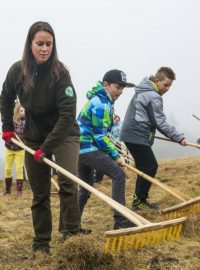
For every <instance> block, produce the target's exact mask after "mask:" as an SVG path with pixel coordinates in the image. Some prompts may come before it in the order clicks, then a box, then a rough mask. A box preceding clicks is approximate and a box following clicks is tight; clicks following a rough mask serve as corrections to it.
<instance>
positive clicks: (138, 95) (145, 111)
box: [120, 67, 187, 210]
mask: <svg viewBox="0 0 200 270" xmlns="http://www.w3.org/2000/svg"><path fill="white" fill-rule="evenodd" d="M175 79H176V77H175V73H174V72H173V70H172V69H171V68H169V67H161V68H160V69H159V70H158V71H157V72H156V74H155V76H151V77H150V78H148V77H145V78H144V79H143V80H142V82H141V83H140V84H139V85H137V86H136V87H135V94H134V96H133V98H132V100H131V102H130V104H129V106H128V109H127V112H126V115H125V119H124V121H123V125H122V129H121V136H120V140H121V141H124V143H125V144H126V146H127V148H128V149H129V151H130V153H131V154H132V156H133V157H134V160H135V165H136V168H137V169H138V170H141V171H142V172H144V173H146V174H148V175H150V176H151V177H154V176H155V175H156V172H157V168H158V164H157V161H156V158H155V156H154V153H153V151H152V149H151V146H152V145H153V142H154V135H155V132H156V129H157V130H158V131H159V132H160V133H162V134H163V135H165V136H166V137H168V138H170V139H172V140H173V141H175V142H178V143H180V144H181V145H183V146H185V145H187V143H186V140H185V138H184V136H183V134H182V133H180V132H179V131H177V130H176V128H175V127H174V126H171V125H169V124H168V123H167V121H166V116H165V114H164V112H163V99H162V96H163V95H164V94H165V93H166V92H167V91H168V90H169V88H170V87H171V85H172V83H173V81H174V80H175ZM150 187H151V183H150V182H148V181H147V180H145V179H144V178H143V177H141V176H138V177H137V181H136V187H135V194H134V195H133V202H132V209H133V210H136V209H148V208H156V205H153V204H149V203H148V201H147V198H148V193H149V190H150Z"/></svg>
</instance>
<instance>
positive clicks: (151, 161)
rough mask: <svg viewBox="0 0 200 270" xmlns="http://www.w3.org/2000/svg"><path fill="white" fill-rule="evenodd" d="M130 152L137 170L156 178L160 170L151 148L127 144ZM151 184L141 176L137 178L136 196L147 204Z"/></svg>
mask: <svg viewBox="0 0 200 270" xmlns="http://www.w3.org/2000/svg"><path fill="white" fill-rule="evenodd" d="M125 144H126V146H127V148H128V150H129V151H130V153H131V155H132V156H133V158H134V160H135V165H136V168H137V169H138V170H140V171H142V172H143V173H145V174H148V175H149V176H152V177H154V176H155V175H156V172H157V169H158V163H157V161H156V158H155V156H154V153H153V151H152V149H151V147H150V146H146V145H140V144H133V143H127V142H125ZM150 187H151V183H150V182H149V181H147V180H145V179H144V178H143V177H141V176H139V175H138V176H137V180H136V186H135V194H136V195H137V197H138V198H139V199H140V200H141V201H143V202H145V201H146V199H147V198H148V193H149V190H150Z"/></svg>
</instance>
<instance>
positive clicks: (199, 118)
mask: <svg viewBox="0 0 200 270" xmlns="http://www.w3.org/2000/svg"><path fill="white" fill-rule="evenodd" d="M192 116H193V117H194V118H196V119H197V120H199V121H200V117H199V116H197V115H195V114H193V115H192Z"/></svg>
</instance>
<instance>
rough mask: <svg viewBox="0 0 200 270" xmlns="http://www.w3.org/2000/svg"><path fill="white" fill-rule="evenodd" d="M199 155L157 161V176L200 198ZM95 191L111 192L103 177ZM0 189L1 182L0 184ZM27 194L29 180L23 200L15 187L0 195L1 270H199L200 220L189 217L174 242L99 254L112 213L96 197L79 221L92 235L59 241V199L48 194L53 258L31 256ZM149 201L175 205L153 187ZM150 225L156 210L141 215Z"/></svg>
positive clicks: (130, 191)
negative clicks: (111, 253) (16, 193)
mask: <svg viewBox="0 0 200 270" xmlns="http://www.w3.org/2000/svg"><path fill="white" fill-rule="evenodd" d="M199 164H200V157H194V158H185V159H177V160H166V161H161V162H160V163H159V171H158V176H159V177H160V178H162V179H165V181H166V184H168V185H170V186H172V187H174V188H176V189H178V190H180V191H181V192H183V193H185V194H187V195H189V196H191V197H196V196H199V195H200V171H199ZM135 178H136V175H134V174H133V173H130V172H127V186H126V198H127V207H129V206H130V205H131V199H132V194H133V189H134V185H135ZM96 188H98V189H99V190H101V191H102V192H105V193H106V194H108V195H110V194H111V181H110V179H108V178H106V177H104V180H103V183H102V184H101V185H99V184H96ZM0 189H1V190H3V183H2V181H0ZM31 197H32V195H31V191H30V187H29V184H28V182H27V183H26V184H25V190H24V193H23V196H22V197H19V198H18V197H17V196H16V195H15V185H13V192H12V195H10V196H0V269H4V270H8V269H9V270H11V269H20V270H21V269H42V270H43V269H44V270H45V269H48V270H51V269H58V270H64V269H69V270H90V269H91V270H92V269H97V270H100V269H102V270H103V269H104V270H107V269H109V270H110V269H114V270H118V269H122V270H130V269H131V270H132V269H133V270H144V269H148V270H193V269H194V270H200V238H199V236H200V226H199V222H200V217H199V216H195V217H191V218H190V219H189V220H188V222H187V224H186V226H185V231H184V235H183V236H182V237H181V238H180V239H179V240H178V241H176V242H169V243H166V244H162V245H160V246H157V247H151V248H145V249H143V250H137V251H134V250H132V251H127V252H125V253H123V252H122V253H119V254H114V255H110V254H104V235H103V234H104V232H105V231H106V230H110V229H112V226H113V220H112V209H111V208H110V207H109V206H107V205H106V204H105V203H104V202H102V201H100V200H99V199H98V198H96V197H94V196H92V197H91V199H90V201H89V203H88V205H87V207H86V209H85V212H84V215H83V218H82V226H83V227H85V228H91V229H92V230H93V234H92V235H88V236H74V237H71V238H70V239H68V240H67V241H65V242H64V243H63V242H62V241H61V236H60V235H59V233H58V230H57V228H58V220H59V200H58V196H57V195H56V194H52V215H53V232H52V242H51V247H52V256H44V255H42V254H40V255H38V256H37V258H36V259H33V258H32V256H31V242H32V236H33V230H32V220H31V211H30V206H31ZM149 200H150V202H157V203H158V204H159V207H160V208H161V209H162V208H166V207H169V206H172V205H175V204H177V203H179V201H178V200H177V199H175V198H173V197H172V196H171V195H168V194H167V193H166V192H165V191H162V190H161V189H160V188H157V187H155V186H153V187H152V188H151V192H150V198H149ZM140 214H141V215H143V216H144V217H145V218H147V219H149V220H150V221H152V222H155V221H159V220H160V219H161V217H160V216H159V213H158V212H156V211H142V212H141V211H140Z"/></svg>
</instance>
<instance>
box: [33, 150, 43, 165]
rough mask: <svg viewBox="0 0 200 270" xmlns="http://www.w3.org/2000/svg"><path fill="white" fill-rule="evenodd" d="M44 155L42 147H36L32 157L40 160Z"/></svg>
mask: <svg viewBox="0 0 200 270" xmlns="http://www.w3.org/2000/svg"><path fill="white" fill-rule="evenodd" d="M44 157H45V153H44V151H43V150H42V149H38V150H37V151H36V152H35V154H34V159H35V161H37V162H40V163H41V162H42V159H43V158H44Z"/></svg>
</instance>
